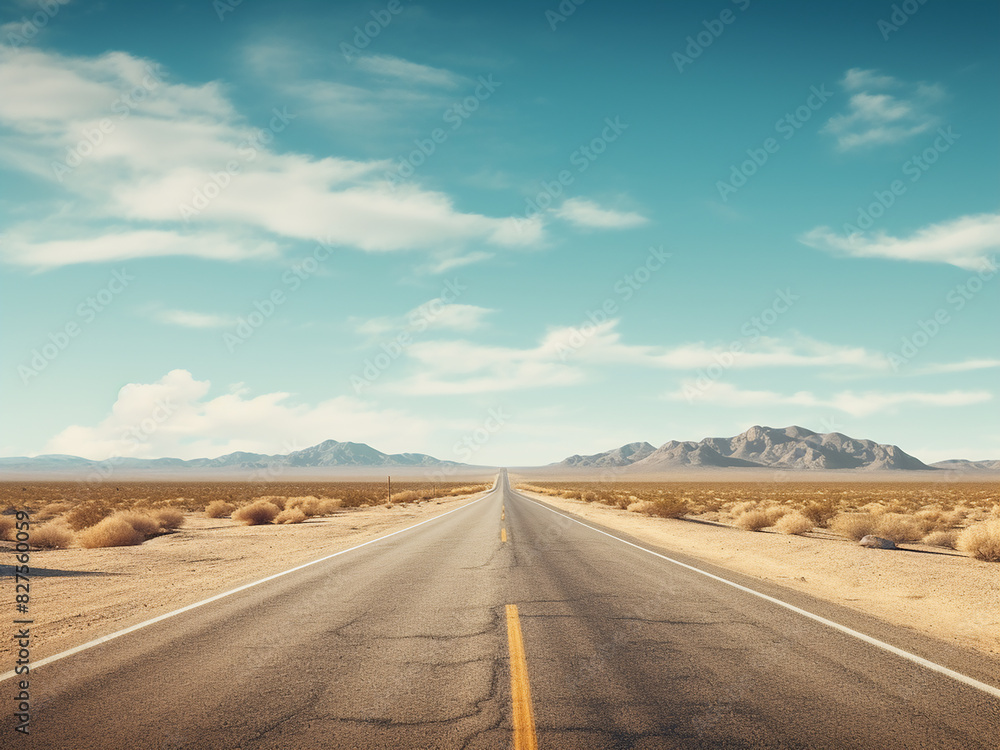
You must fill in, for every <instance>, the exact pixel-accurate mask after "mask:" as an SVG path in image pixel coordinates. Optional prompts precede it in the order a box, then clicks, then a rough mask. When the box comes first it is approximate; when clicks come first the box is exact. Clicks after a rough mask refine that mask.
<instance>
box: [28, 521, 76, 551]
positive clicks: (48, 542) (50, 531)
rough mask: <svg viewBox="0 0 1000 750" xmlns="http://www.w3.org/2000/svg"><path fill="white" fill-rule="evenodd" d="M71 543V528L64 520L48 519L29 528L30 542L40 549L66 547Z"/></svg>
mask: <svg viewBox="0 0 1000 750" xmlns="http://www.w3.org/2000/svg"><path fill="white" fill-rule="evenodd" d="M72 543H73V530H72V529H71V528H70V527H69V525H68V524H67V523H66V522H65V521H49V522H48V523H43V524H42V525H41V526H36V527H34V528H33V529H32V530H31V535H30V544H31V546H33V547H38V548H41V549H66V548H67V547H68V546H70V545H71V544H72Z"/></svg>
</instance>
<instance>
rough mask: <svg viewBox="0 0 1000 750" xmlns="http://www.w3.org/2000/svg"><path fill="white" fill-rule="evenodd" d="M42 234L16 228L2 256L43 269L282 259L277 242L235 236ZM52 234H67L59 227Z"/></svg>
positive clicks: (38, 229)
mask: <svg viewBox="0 0 1000 750" xmlns="http://www.w3.org/2000/svg"><path fill="white" fill-rule="evenodd" d="M45 229H46V226H45V225H42V226H31V227H28V226H18V227H14V228H13V229H11V230H10V231H8V232H7V233H6V234H3V235H0V257H2V258H3V260H4V261H6V262H7V263H12V264H16V265H22V266H29V267H31V268H36V269H47V268H57V267H59V266H67V265H71V264H74V263H114V262H118V261H124V260H130V259H135V258H155V257H161V256H165V255H176V256H189V257H197V258H207V259H211V260H222V261H239V260H249V259H252V258H275V257H278V256H279V255H280V251H279V247H278V245H277V244H276V243H274V242H272V241H270V240H266V239H262V238H249V239H247V238H242V239H241V238H240V237H239V235H238V234H237V233H235V232H234V233H232V234H227V233H224V232H218V231H202V232H198V231H186V232H181V231H163V230H156V229H136V230H120V231H116V230H114V229H111V230H109V231H107V232H105V233H103V234H92V235H91V236H89V237H74V238H72V239H51V238H45V237H42V236H41V233H42V232H43V231H44V230H45ZM56 231H60V232H62V231H65V232H69V231H70V230H69V228H68V227H60V228H59V229H57V230H56Z"/></svg>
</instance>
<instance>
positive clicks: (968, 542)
mask: <svg viewBox="0 0 1000 750" xmlns="http://www.w3.org/2000/svg"><path fill="white" fill-rule="evenodd" d="M955 546H956V547H957V548H958V549H960V550H961V551H962V552H965V553H966V554H967V555H969V556H970V557H974V558H975V559H977V560H985V561H986V562H1000V521H984V522H983V523H977V524H975V525H973V526H970V527H969V528H967V529H966V530H965V531H963V532H962V533H961V534H959V536H958V540H957V541H956V544H955Z"/></svg>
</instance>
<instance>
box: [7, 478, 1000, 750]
mask: <svg viewBox="0 0 1000 750" xmlns="http://www.w3.org/2000/svg"><path fill="white" fill-rule="evenodd" d="M501 513H503V514H504V520H501ZM502 530H503V532H504V533H505V535H506V541H501V531H502ZM675 557H676V556H675ZM691 562H693V561H691ZM699 565H701V564H700V563H699ZM701 567H703V568H704V569H706V570H713V571H714V570H715V569H712V568H710V567H709V566H704V565H701ZM723 575H725V576H726V577H728V578H730V579H731V580H734V581H739V582H743V583H746V579H740V578H738V577H737V576H735V575H732V574H723ZM758 588H760V587H759V586H758ZM761 590H764V589H761ZM766 593H768V594H770V595H772V596H777V597H779V598H781V597H785V598H786V599H787V600H788V601H793V600H794V603H795V604H797V605H798V606H800V607H803V608H804V609H809V608H810V607H813V608H814V609H816V608H819V609H821V610H822V615H823V616H824V617H827V618H830V619H833V620H835V621H836V620H837V618H838V617H841V618H843V619H844V620H851V622H850V623H849V624H850V626H851V627H857V628H859V629H862V630H864V628H870V629H874V630H876V631H878V632H877V633H875V635H877V637H879V638H882V639H887V640H889V641H890V642H894V641H893V638H897V639H898V643H896V645H901V644H905V646H906V647H907V648H911V649H915V650H919V651H920V654H921V655H922V656H924V657H926V658H929V659H935V658H937V657H940V658H942V659H943V660H945V661H948V660H950V664H949V666H952V668H959V667H961V668H968V669H970V670H972V671H975V670H977V669H978V670H979V675H973V676H977V677H978V678H979V679H983V674H984V673H985V674H989V672H990V669H992V665H988V664H986V663H985V662H983V663H981V664H979V665H978V666H977V664H975V663H971V662H966V663H963V661H962V660H963V658H964V657H963V656H962V654H961V653H958V652H953V651H950V650H948V649H947V647H944V646H939V645H938V644H936V643H935V642H934V641H932V640H930V639H921V638H916V637H915V636H913V635H912V633H909V632H903V631H898V632H897V631H894V630H893V629H891V628H888V626H886V625H885V624H884V623H878V622H876V621H871V622H868V621H865V620H864V619H863V618H860V616H859V615H857V614H856V613H851V612H848V611H846V610H840V609H838V608H836V607H833V606H832V605H825V604H823V603H820V602H816V601H814V600H809V599H807V598H805V597H803V596H801V595H795V594H793V593H791V592H785V591H783V590H781V589H777V588H774V587H771V588H768V589H767V590H766ZM508 605H514V608H515V611H516V615H515V619H516V621H517V624H519V631H520V632H519V637H515V636H514V635H512V633H514V632H515V631H517V630H518V628H517V626H516V625H512V621H511V609H512V608H511V607H509V606H508ZM516 652H521V653H520V654H519V653H516ZM512 656H513V657H515V658H514V659H513V660H512ZM519 660H520V661H519ZM525 668H526V669H525ZM512 670H513V673H514V680H513V681H512V679H511V674H512ZM994 674H995V673H994ZM987 681H989V680H987ZM998 682H1000V679H993V680H992V684H994V685H995V684H997V683H998ZM0 690H2V691H3V692H2V693H0V694H2V695H3V698H4V707H3V714H4V726H3V727H2V728H0V747H4V748H7V747H25V748H27V747H38V748H42V747H44V748H80V749H83V748H101V749H102V750H112V749H113V748H147V747H148V748H182V747H183V748H187V747H191V748H213V749H216V748H234V747H240V748H324V749H329V748H507V747H513V746H514V741H515V734H514V728H515V724H516V725H517V726H518V735H517V740H518V743H519V745H520V746H522V747H531V746H532V745H531V742H532V739H533V737H532V731H531V726H529V724H530V725H532V726H533V727H534V732H535V736H537V743H538V747H541V748H572V749H573V750H579V749H583V748H674V747H676V748H700V747H706V748H708V747H713V748H714V747H719V748H751V747H753V748H757V747H761V748H763V747H774V748H777V747H782V748H793V747H794V748H886V747H896V748H963V750H968V749H969V748H978V747H989V748H996V747H998V746H1000V700H997V698H995V697H992V696H989V695H987V694H985V693H983V692H981V691H977V690H976V689H975V688H972V687H969V686H967V685H964V684H962V683H960V682H958V681H956V680H954V679H952V678H950V677H947V676H945V675H941V674H938V673H936V672H934V671H932V670H928V669H926V668H925V667H922V666H920V665H918V664H914V663H912V662H910V661H907V660H905V659H903V658H900V657H899V656H897V655H894V654H890V653H887V652H885V651H883V650H881V649H878V648H875V647H873V646H871V645H870V644H867V643H864V642H862V641H860V640H858V639H856V638H853V637H851V636H849V635H847V634H844V633H841V632H838V631H836V630H834V629H832V628H830V627H827V626H824V625H822V624H820V623H817V622H814V621H812V620H809V619H807V618H805V617H802V616H801V615H799V614H796V613H794V612H791V611H789V610H787V609H784V608H782V607H780V606H775V605H774V604H772V603H769V602H767V601H763V600H761V599H760V598H758V597H754V596H752V595H750V594H747V593H744V592H741V591H739V590H737V589H734V588H732V587H729V586H726V585H724V584H720V583H719V582H717V581H714V580H712V579H710V578H708V577H705V576H702V575H699V574H697V573H695V572H692V571H689V570H686V569H684V568H682V567H680V566H677V565H674V564H672V563H670V562H667V561H664V560H661V559H659V558H657V557H655V556H653V555H651V554H649V553H648V552H645V551H643V550H640V549H636V548H634V547H631V546H628V545H626V544H622V543H621V542H619V541H616V540H614V539H610V538H609V537H607V536H605V535H602V534H599V533H597V532H595V531H593V530H591V529H588V528H585V527H584V526H582V525H580V524H577V523H574V522H572V521H570V520H568V519H566V518H564V517H562V516H559V515H557V514H555V513H553V512H551V511H550V510H548V509H546V508H545V507H543V506H542V505H540V504H538V503H536V502H534V501H532V500H529V499H527V498H524V497H522V496H520V495H518V494H516V493H514V492H512V491H511V490H510V488H509V486H508V484H507V481H506V475H505V474H502V475H501V478H500V480H499V482H498V486H497V488H496V489H495V490H494V491H493V492H492V493H490V494H489V495H487V496H486V497H485V498H484V499H482V500H480V501H477V502H474V503H472V504H470V505H468V506H466V507H464V508H462V509H460V510H458V511H455V512H453V513H451V514H449V515H446V516H444V517H441V518H440V519H437V520H434V521H431V522H429V523H426V524H424V525H422V526H420V527H419V528H416V529H413V530H412V531H407V532H404V533H401V534H397V535H395V536H393V537H391V538H389V539H386V540H384V541H381V542H377V543H375V544H370V545H368V546H366V547H363V548H361V549H358V550H355V551H353V552H349V553H347V554H344V555H341V556H339V557H335V558H333V559H330V560H327V561H325V562H323V563H319V564H316V565H313V566H311V567H307V568H305V569H303V570H300V571H297V572H295V573H292V574H289V575H286V576H283V577H281V578H277V579H275V580H272V581H268V582H267V583H264V584H261V585H259V586H256V587H254V588H250V589H247V590H245V591H242V592H240V593H238V594H234V595H232V596H229V597H226V598H224V599H221V600H219V601H216V602H213V603H211V604H208V605H205V606H203V607H200V608H198V609H195V610H192V611H190V612H185V613H183V614H180V615H178V616H176V617H173V618H170V619H168V620H165V621H162V622H159V623H156V624H154V625H151V626H149V627H146V628H143V629H141V630H138V631H136V632H134V633H130V634H128V635H125V636H122V637H120V638H116V639H114V640H112V641H109V642H108V643H105V644H102V645H101V646H98V647H95V648H92V649H89V650H86V651H83V652H81V653H78V654H75V655H73V656H70V657H67V658H65V659H61V660H59V661H55V662H53V663H51V664H48V665H46V666H43V667H40V668H38V669H37V670H35V671H33V672H32V674H31V692H32V695H31V698H32V721H31V725H30V726H31V735H30V737H24V736H21V735H19V734H17V733H16V732H14V731H13V726H14V724H15V721H14V718H13V713H14V711H13V705H14V701H13V700H11V698H12V697H13V695H14V694H15V686H14V683H13V682H12V681H11V680H8V681H6V682H4V683H3V684H2V687H0ZM529 692H530V697H529ZM526 701H527V702H526ZM526 711H527V713H526Z"/></svg>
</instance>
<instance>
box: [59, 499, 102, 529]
mask: <svg viewBox="0 0 1000 750" xmlns="http://www.w3.org/2000/svg"><path fill="white" fill-rule="evenodd" d="M111 513H112V508H111V506H110V505H109V504H108V503H106V502H103V501H100V500H85V501H84V502H82V503H80V504H79V505H77V506H76V507H75V508H73V509H72V510H71V511H69V512H68V513H67V514H66V523H68V524H69V525H70V528H71V529H73V530H74V531H80V530H81V529H86V528H87V527H89V526H93V525H95V524H96V523H98V522H99V521H102V520H104V519H105V518H107V517H108V516H110V515H111Z"/></svg>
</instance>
